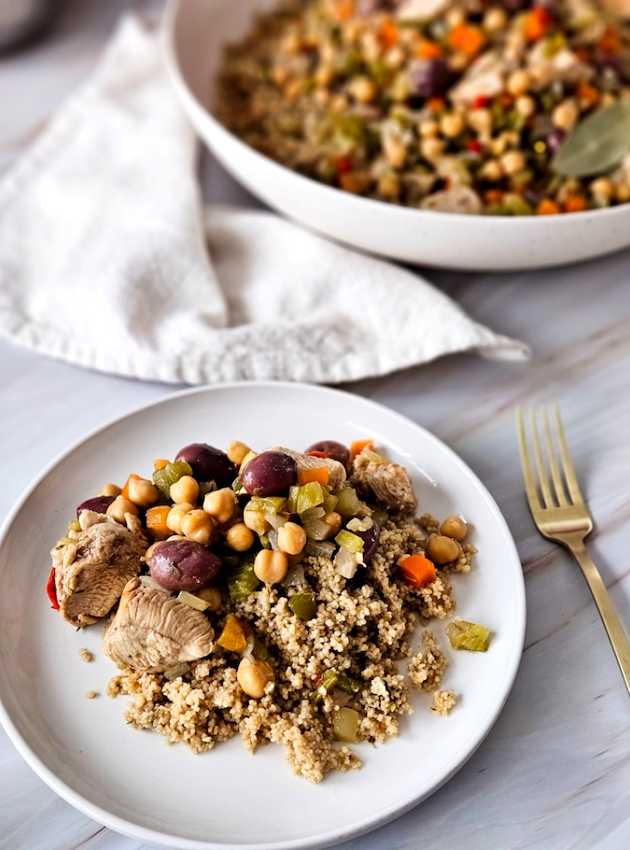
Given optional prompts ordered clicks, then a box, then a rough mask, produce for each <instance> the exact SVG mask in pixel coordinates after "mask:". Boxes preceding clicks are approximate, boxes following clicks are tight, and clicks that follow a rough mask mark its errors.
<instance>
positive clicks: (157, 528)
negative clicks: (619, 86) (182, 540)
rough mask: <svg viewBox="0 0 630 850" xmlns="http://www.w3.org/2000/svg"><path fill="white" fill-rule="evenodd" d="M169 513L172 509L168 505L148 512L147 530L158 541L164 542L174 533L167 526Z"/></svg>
mask: <svg viewBox="0 0 630 850" xmlns="http://www.w3.org/2000/svg"><path fill="white" fill-rule="evenodd" d="M169 511H170V507H169V506H168V505H156V506H155V507H154V508H149V510H148V511H147V515H146V523H147V529H148V530H149V533H150V534H151V536H152V537H153V538H154V539H156V540H164V539H165V538H167V537H169V536H170V535H171V534H172V533H173V532H172V531H171V529H170V528H169V527H168V525H167V524H166V518H167V516H168V514H169Z"/></svg>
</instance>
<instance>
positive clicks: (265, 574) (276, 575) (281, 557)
mask: <svg viewBox="0 0 630 850" xmlns="http://www.w3.org/2000/svg"><path fill="white" fill-rule="evenodd" d="M288 569H289V559H288V558H287V556H286V555H285V553H284V552H275V551H273V550H271V549H261V550H260V552H259V553H258V554H257V555H256V558H255V560H254V572H255V573H256V575H257V576H258V578H259V579H260V580H261V581H264V582H265V584H277V583H278V582H279V581H282V579H283V578H284V577H285V576H286V574H287V570H288Z"/></svg>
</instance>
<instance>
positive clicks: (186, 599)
mask: <svg viewBox="0 0 630 850" xmlns="http://www.w3.org/2000/svg"><path fill="white" fill-rule="evenodd" d="M177 601H178V602H183V603H184V605H188V606H189V607H190V608H194V609H195V610H196V611H206V610H207V609H208V608H209V607H210V606H209V605H208V603H207V602H206V601H205V599H201V597H199V596H195V594H194V593H188V592H187V591H186V590H180V591H179V593H178V594H177Z"/></svg>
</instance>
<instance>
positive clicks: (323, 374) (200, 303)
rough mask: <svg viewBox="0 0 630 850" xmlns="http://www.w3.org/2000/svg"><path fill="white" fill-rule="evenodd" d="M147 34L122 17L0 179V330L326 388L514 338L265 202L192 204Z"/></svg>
mask: <svg viewBox="0 0 630 850" xmlns="http://www.w3.org/2000/svg"><path fill="white" fill-rule="evenodd" d="M195 153H196V143H195V140H194V137H193V133H192V131H191V129H190V127H189V125H188V123H187V121H186V119H185V117H184V115H183V113H182V112H181V110H180V108H179V106H178V103H177V101H176V97H175V95H174V93H173V92H172V90H171V87H170V84H169V82H168V80H167V78H166V72H165V69H164V67H163V63H162V57H161V53H160V46H159V39H158V36H157V34H156V33H155V32H152V31H151V30H149V29H147V28H145V26H144V25H143V24H142V23H141V22H140V21H139V20H138V19H137V18H134V17H126V18H125V19H123V21H122V23H121V25H120V26H119V28H118V31H117V32H116V34H115V35H114V37H113V40H112V43H111V44H110V45H109V47H108V49H107V50H106V53H105V56H104V58H103V60H102V61H101V63H100V65H99V67H98V69H97V70H96V72H95V73H94V75H93V77H92V78H91V79H90V80H88V81H87V82H86V83H85V84H84V85H83V86H82V88H81V89H80V91H79V92H78V93H77V94H75V95H74V96H73V97H72V98H71V99H70V100H69V102H68V103H67V104H66V105H65V106H64V107H63V108H62V109H61V110H60V112H59V113H58V114H57V115H56V117H55V118H54V119H53V120H52V121H51V123H50V125H49V127H48V128H47V129H46V130H45V131H44V132H43V134H42V135H41V137H40V138H39V139H38V141H37V142H36V143H35V144H34V145H33V147H32V148H31V149H30V151H29V152H27V153H26V154H25V155H24V156H23V157H22V159H21V160H20V161H18V163H17V165H16V166H15V167H14V168H13V169H12V170H11V171H10V172H9V173H8V174H7V175H6V176H5V177H4V178H3V180H2V181H1V182H0V336H3V337H5V338H7V339H9V340H12V341H13V342H16V343H19V344H21V345H24V346H27V347H29V348H31V349H33V350H35V351H38V352H41V353H43V354H48V355H51V356H53V357H58V358H62V359H64V360H67V361H69V362H72V363H75V364H78V365H81V366H86V367H90V368H94V369H99V370H102V371H106V372H115V373H118V374H121V375H127V376H133V377H136V378H144V379H150V380H160V381H171V382H187V383H212V382H216V381H225V380H243V379H252V378H260V379H263V378H267V379H269V378H275V379H289V380H304V381H315V382H326V383H334V382H340V381H349V380H354V379H359V378H364V377H367V376H372V375H382V374H385V373H388V372H391V371H394V370H396V369H401V368H404V367H407V366H412V365H414V364H418V363H424V362H427V361H429V360H433V359H434V358H436V357H439V356H440V355H443V354H449V353H452V352H461V351H466V350H476V351H478V352H481V353H483V354H485V355H488V356H494V357H501V358H512V359H514V358H516V359H522V358H523V357H526V356H527V347H526V346H524V345H523V344H522V343H519V342H517V341H515V340H512V339H509V338H507V337H504V336H500V335H497V334H495V333H493V332H492V331H491V330H489V329H488V328H486V327H484V326H483V325H480V324H478V323H476V322H474V321H472V320H471V319H470V318H469V317H467V316H466V314H465V313H464V312H463V311H462V310H461V309H460V308H459V307H458V306H457V305H456V304H454V303H453V302H452V301H451V300H450V299H449V298H447V297H446V296H444V295H443V294H441V293H440V292H438V291H437V290H436V289H435V288H433V287H432V286H431V285H430V284H428V283H427V282H426V281H424V280H423V279H422V278H420V277H418V276H417V275H415V274H412V273H411V272H408V271H405V270H403V269H401V268H398V267H396V266H394V265H391V264H389V263H385V262H382V261H379V260H376V259H373V258H371V257H368V256H365V255H362V254H360V253H356V252H354V251H350V250H348V249H346V248H343V247H341V246H339V245H337V244H334V243H333V242H330V241H327V240H325V239H322V238H320V237H318V236H315V235H314V234H312V233H310V232H308V231H306V230H303V229H301V228H299V227H297V226H296V225H294V224H292V223H290V222H288V221H286V220H284V219H282V218H280V217H278V216H276V215H272V214H270V213H264V212H255V211H247V210H237V209H229V208H209V209H207V210H206V211H205V212H204V211H203V209H202V206H201V201H200V197H199V190H198V186H197V182H196V177H195Z"/></svg>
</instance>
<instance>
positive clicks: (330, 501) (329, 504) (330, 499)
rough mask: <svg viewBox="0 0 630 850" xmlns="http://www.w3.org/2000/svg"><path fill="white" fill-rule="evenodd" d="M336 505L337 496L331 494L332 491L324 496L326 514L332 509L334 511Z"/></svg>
mask: <svg viewBox="0 0 630 850" xmlns="http://www.w3.org/2000/svg"><path fill="white" fill-rule="evenodd" d="M336 507H337V497H336V496H333V494H332V493H329V494H328V495H327V496H326V497H325V498H324V510H325V511H326V513H327V514H329V513H331V512H332V511H334V510H335V508H336Z"/></svg>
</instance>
